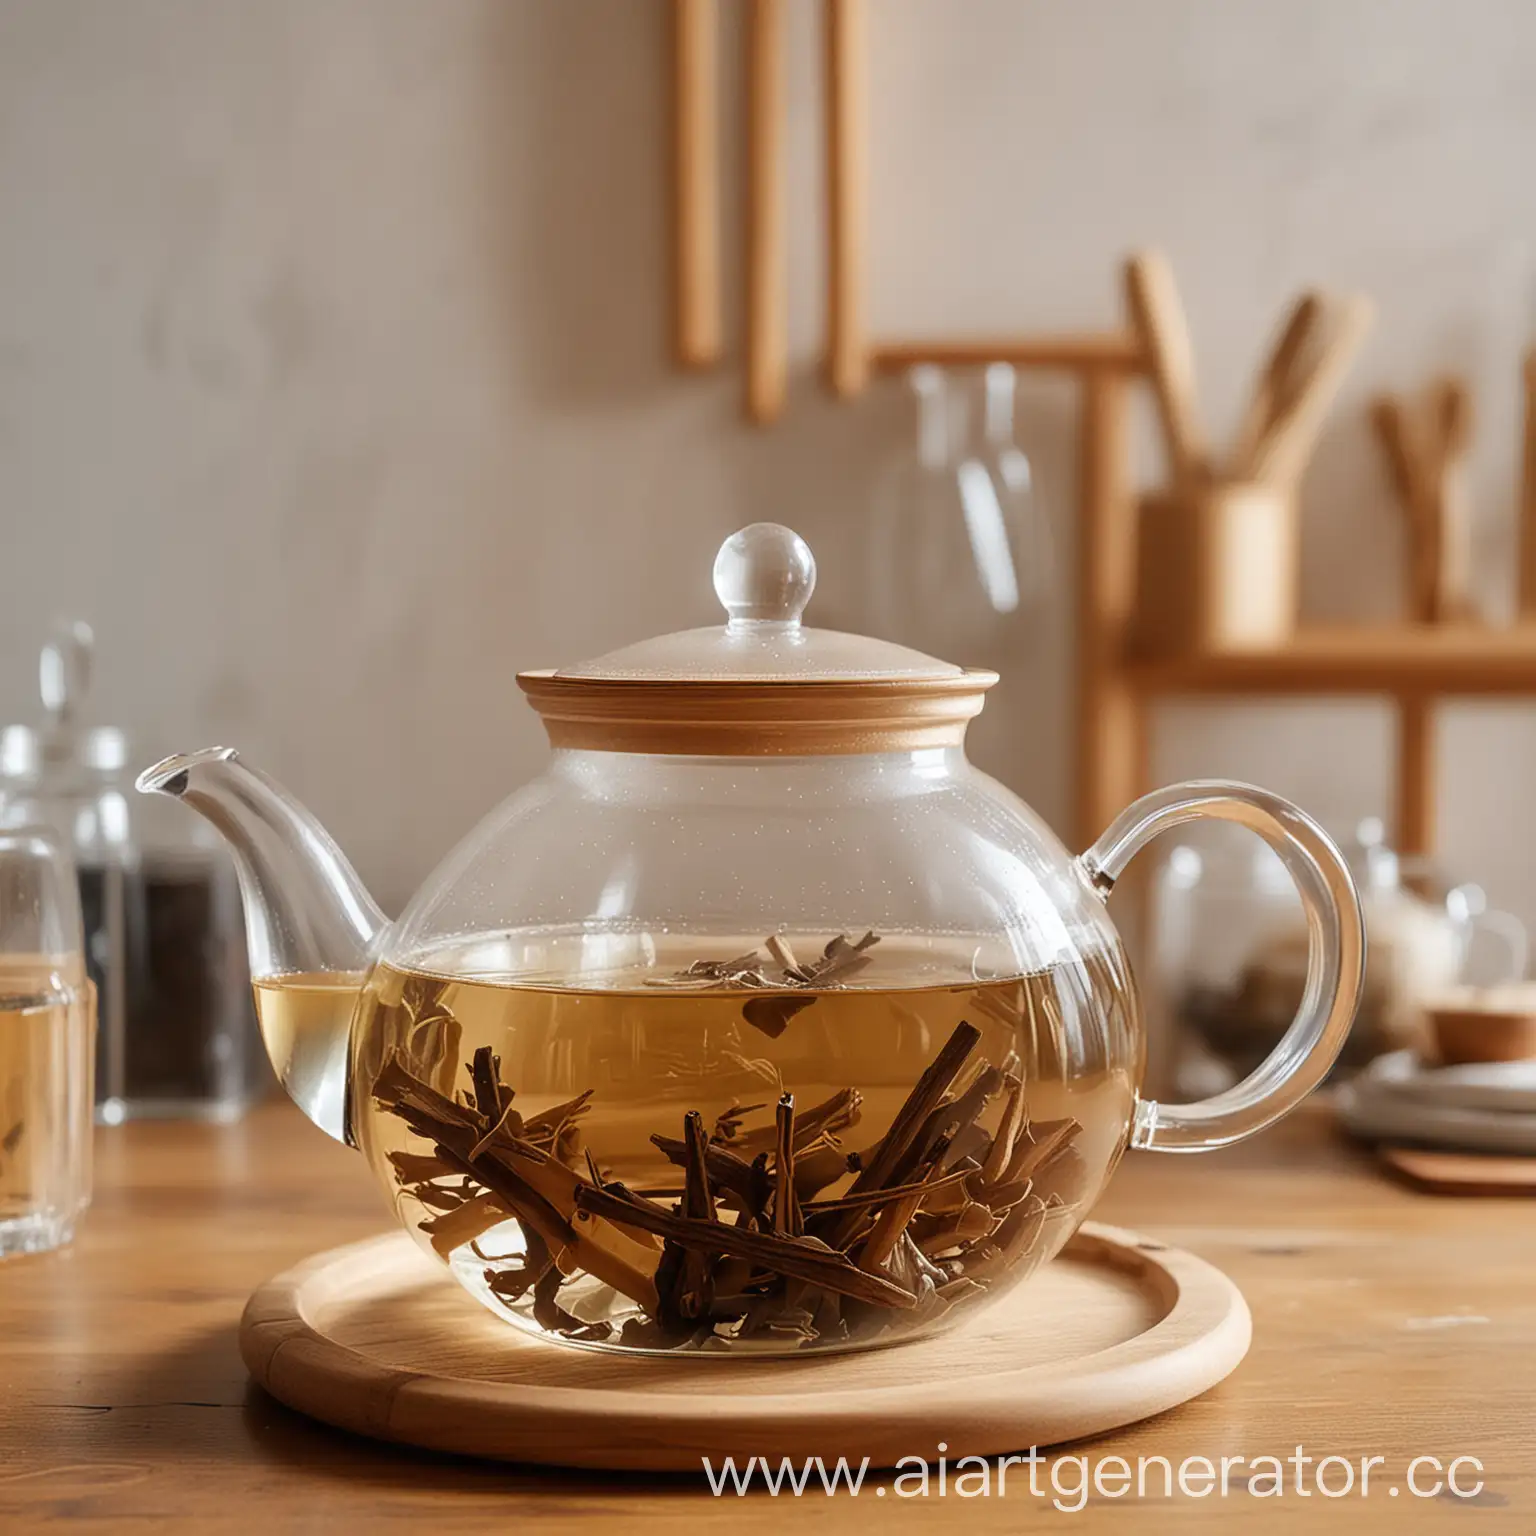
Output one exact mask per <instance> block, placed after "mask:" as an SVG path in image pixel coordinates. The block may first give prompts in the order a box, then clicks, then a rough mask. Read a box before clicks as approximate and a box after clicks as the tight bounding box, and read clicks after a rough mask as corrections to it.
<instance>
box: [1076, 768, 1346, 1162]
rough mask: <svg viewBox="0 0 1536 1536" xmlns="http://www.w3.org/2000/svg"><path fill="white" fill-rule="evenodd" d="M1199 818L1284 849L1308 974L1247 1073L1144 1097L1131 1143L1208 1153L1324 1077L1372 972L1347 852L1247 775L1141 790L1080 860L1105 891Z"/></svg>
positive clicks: (1251, 1129) (1247, 1132)
mask: <svg viewBox="0 0 1536 1536" xmlns="http://www.w3.org/2000/svg"><path fill="white" fill-rule="evenodd" d="M1202 819H1211V820H1215V821H1232V822H1236V823H1237V824H1238V825H1239V826H1243V827H1247V828H1249V830H1250V831H1253V832H1257V833H1258V835H1259V836H1260V837H1262V838H1263V839H1264V841H1265V842H1267V843H1268V844H1269V846H1270V847H1271V848H1273V849H1274V850H1275V852H1276V853H1277V854H1278V855H1279V856H1280V861H1281V863H1282V864H1284V866H1285V868H1286V871H1287V872H1288V873H1289V875H1290V877H1291V879H1292V880H1293V881H1295V883H1296V889H1297V891H1298V892H1299V894H1300V896H1301V902H1302V906H1303V907H1304V908H1305V909H1306V916H1307V981H1306V987H1305V989H1304V991H1303V992H1302V997H1301V1008H1300V1010H1299V1012H1298V1013H1297V1015H1296V1017H1295V1018H1294V1019H1293V1020H1292V1021H1291V1026H1290V1028H1289V1029H1288V1030H1286V1032H1285V1036H1284V1038H1283V1039H1282V1040H1281V1041H1280V1043H1279V1044H1278V1045H1277V1046H1276V1047H1275V1048H1274V1050H1273V1051H1271V1052H1270V1054H1269V1056H1268V1058H1267V1059H1266V1060H1265V1061H1264V1062H1262V1063H1261V1064H1260V1065H1259V1066H1258V1067H1257V1068H1256V1069H1255V1070H1254V1071H1253V1072H1252V1073H1251V1074H1250V1075H1249V1076H1248V1077H1246V1078H1245V1079H1244V1080H1243V1081H1242V1082H1240V1083H1238V1084H1237V1085H1236V1086H1235V1087H1232V1088H1229V1089H1228V1090H1227V1091H1226V1092H1225V1093H1219V1094H1217V1095H1216V1096H1215V1097H1214V1098H1210V1099H1202V1100H1200V1101H1199V1102H1198V1103H1195V1104H1159V1103H1157V1102H1156V1101H1155V1100H1151V1099H1140V1100H1138V1101H1137V1105H1136V1117H1135V1123H1134V1125H1133V1126H1132V1130H1131V1145H1132V1146H1133V1147H1144V1148H1148V1149H1150V1150H1152V1151H1156V1152H1207V1151H1210V1150H1211V1149H1212V1148H1214V1147H1223V1146H1226V1145H1228V1144H1229V1143H1230V1142H1234V1141H1241V1140H1242V1139H1243V1138H1244V1137H1245V1136H1252V1135H1253V1134H1254V1133H1255V1132H1256V1131H1261V1130H1263V1129H1264V1127H1265V1126H1267V1125H1271V1124H1273V1122H1274V1121H1276V1120H1278V1119H1280V1117H1281V1116H1282V1115H1285V1114H1288V1113H1289V1112H1290V1111H1291V1110H1292V1109H1294V1108H1295V1107H1296V1105H1297V1104H1299V1103H1300V1102H1301V1100H1302V1099H1304V1098H1305V1097H1306V1096H1307V1094H1309V1093H1310V1092H1311V1091H1312V1090H1313V1089H1314V1088H1315V1087H1317V1085H1318V1084H1319V1083H1320V1082H1322V1080H1323V1078H1324V1077H1325V1076H1327V1073H1328V1069H1329V1068H1330V1067H1331V1066H1332V1065H1333V1063H1334V1061H1335V1059H1336V1058H1337V1057H1338V1054H1339V1051H1340V1050H1341V1049H1342V1048H1343V1045H1344V1039H1345V1037H1346V1036H1347V1035H1348V1033H1349V1029H1350V1025H1351V1024H1352V1023H1353V1022H1354V1018H1355V1009H1356V1007H1357V1005H1358V1003H1359V1000H1360V990H1361V986H1362V984H1363V981H1364V976H1365V927H1364V924H1363V922H1362V920H1361V916H1360V899H1359V896H1358V895H1357V894H1356V891H1355V883H1354V881H1353V879H1352V878H1351V877H1350V873H1349V870H1348V868H1347V866H1346V865H1345V863H1344V859H1343V856H1342V855H1341V854H1340V852H1339V850H1338V849H1337V848H1336V847H1335V846H1334V844H1333V842H1332V840H1331V839H1330V838H1329V837H1328V835H1327V834H1326V833H1325V832H1324V831H1323V830H1322V828H1321V827H1319V826H1318V825H1317V823H1316V822H1314V821H1313V820H1312V819H1311V818H1310V817H1308V816H1306V815H1305V814H1303V813H1302V812H1301V811H1299V810H1298V809H1297V808H1296V807H1295V806H1294V805H1292V804H1291V803H1290V802H1289V801H1288V800H1282V799H1281V798H1280V796H1279V795H1272V794H1270V793H1269V792H1268V791H1267V790H1262V789H1256V788H1254V787H1253V786H1252V785H1250V784H1232V783H1227V782H1224V781H1222V780H1197V781H1193V782H1191V783H1187V784H1174V785H1171V786H1170V787H1169V788H1167V789H1159V790H1155V791H1154V792H1153V793H1152V794H1150V795H1144V796H1143V797H1142V798H1141V799H1140V800H1138V801H1136V803H1135V804H1134V805H1131V806H1128V807H1127V808H1126V809H1125V810H1124V811H1122V812H1121V813H1120V815H1119V816H1117V817H1116V818H1115V820H1114V822H1113V824H1112V825H1111V826H1110V827H1109V828H1108V830H1106V831H1105V833H1104V835H1103V836H1102V837H1101V838H1100V839H1099V840H1098V842H1096V843H1095V844H1094V845H1093V847H1091V848H1090V849H1089V850H1088V851H1087V852H1086V853H1084V854H1083V855H1082V856H1081V857H1080V858H1079V859H1078V861H1077V865H1078V869H1079V870H1080V871H1081V873H1082V875H1083V877H1084V878H1085V879H1086V880H1087V881H1088V883H1089V884H1090V885H1091V886H1092V887H1093V889H1094V890H1095V891H1096V892H1097V893H1098V895H1099V896H1100V897H1101V898H1104V897H1107V896H1108V895H1109V892H1110V891H1111V890H1112V889H1113V887H1114V883H1115V881H1116V880H1117V879H1119V877H1120V875H1121V873H1122V871H1123V870H1124V869H1125V866H1126V865H1127V864H1129V863H1130V861H1131V860H1132V859H1133V858H1134V857H1135V856H1136V854H1138V853H1139V852H1140V851H1141V850H1142V849H1143V848H1144V847H1145V846H1146V845H1147V844H1148V843H1149V842H1150V841H1151V840H1152V839H1153V838H1154V837H1156V836H1157V835H1158V833H1160V832H1166V831H1167V830H1168V829H1169V828H1170V827H1177V826H1182V825H1183V824H1184V823H1186V822H1190V821H1197V820H1202Z"/></svg>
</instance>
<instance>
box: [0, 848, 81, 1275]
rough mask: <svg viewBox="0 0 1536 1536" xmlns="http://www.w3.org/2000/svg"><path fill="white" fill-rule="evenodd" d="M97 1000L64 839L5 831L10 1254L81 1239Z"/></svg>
mask: <svg viewBox="0 0 1536 1536" xmlns="http://www.w3.org/2000/svg"><path fill="white" fill-rule="evenodd" d="M95 1003H96V999H95V988H94V987H93V986H92V984H91V981H90V979H89V977H87V975H86V973H85V957H84V953H83V940H82V929H81V923H80V903H79V899H78V894H77V891H76V888H75V876H74V870H73V869H72V868H71V866H70V862H69V859H68V857H67V856H66V854H65V853H64V850H63V848H62V847H61V846H60V844H59V841H58V839H57V837H56V836H55V835H54V834H53V833H52V832H51V831H50V830H49V829H47V828H45V827H16V828H11V829H9V830H4V831H0V1258H4V1257H6V1256H8V1255H10V1254H16V1253H37V1252H40V1251H42V1250H44V1249H48V1248H57V1247H59V1246H61V1245H62V1244H64V1243H67V1242H69V1241H70V1239H71V1238H72V1237H73V1236H74V1231H75V1223H76V1221H77V1220H78V1219H79V1217H80V1214H81V1212H83V1211H84V1210H85V1208H86V1206H87V1205H88V1204H89V1203H90V1198H91V1097H92V1095H91V1078H92V1067H93V1056H94V1049H93V1048H94V1032H95V1026H96V1007H95Z"/></svg>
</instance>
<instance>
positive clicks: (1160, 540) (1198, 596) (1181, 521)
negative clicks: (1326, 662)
mask: <svg viewBox="0 0 1536 1536" xmlns="http://www.w3.org/2000/svg"><path fill="white" fill-rule="evenodd" d="M1137 524H1138V526H1137V539H1136V606H1135V614H1136V619H1135V625H1136V628H1135V633H1134V635H1133V644H1134V647H1135V649H1136V650H1137V651H1139V652H1141V653H1142V654H1144V655H1169V654H1187V653H1190V652H1209V651H1230V650H1255V649H1264V648H1266V647H1270V646H1279V645H1283V644H1285V642H1286V641H1288V640H1289V639H1290V638H1291V636H1292V635H1293V634H1294V633H1295V631H1296V618H1297V609H1298V587H1299V581H1300V563H1301V547H1300V537H1299V528H1298V511H1297V505H1296V494H1295V491H1294V489H1293V488H1291V487H1290V486H1286V485H1274V484H1269V483H1266V482H1262V481H1213V482H1210V483H1206V484H1190V485H1187V486H1181V487H1177V488H1174V489H1171V490H1165V491H1157V492H1153V493H1151V494H1149V495H1146V496H1144V497H1143V498H1142V499H1141V503H1140V506H1139V508H1138V517H1137Z"/></svg>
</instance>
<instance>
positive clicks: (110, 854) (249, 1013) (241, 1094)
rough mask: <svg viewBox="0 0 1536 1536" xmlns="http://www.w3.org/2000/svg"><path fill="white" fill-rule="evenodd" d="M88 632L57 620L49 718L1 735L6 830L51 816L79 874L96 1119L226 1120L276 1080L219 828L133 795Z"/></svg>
mask: <svg viewBox="0 0 1536 1536" xmlns="http://www.w3.org/2000/svg"><path fill="white" fill-rule="evenodd" d="M92 645H93V641H92V636H91V631H90V629H89V627H88V626H86V625H84V624H80V623H72V624H66V625H62V626H60V628H59V630H58V632H57V633H56V634H55V635H54V636H53V637H52V638H51V639H50V640H49V641H48V643H47V644H46V645H45V646H44V648H43V651H42V656H41V664H40V668H39V673H40V684H41V689H40V691H41V694H42V702H43V706H44V711H45V720H44V723H43V724H42V725H41V726H37V727H34V726H28V725H13V726H8V727H7V728H6V729H5V730H4V731H3V732H0V826H15V825H25V824H29V823H38V824H42V825H45V826H49V827H52V828H53V829H54V830H55V832H56V833H57V834H58V836H59V838H60V840H61V841H62V842H63V844H64V846H65V848H66V849H67V850H68V852H69V855H70V858H71V859H72V861H73V863H74V866H75V869H76V871H77V874H78V878H79V886H80V908H81V912H82V915H83V918H84V924H85V957H86V962H87V966H88V968H89V973H90V977H91V980H92V981H93V982H94V984H95V987H96V990H97V997H98V1007H99V1028H98V1030H97V1063H96V1074H95V1078H96V1097H97V1118H98V1119H100V1120H101V1121H102V1122H104V1123H106V1124H117V1123H119V1122H121V1121H123V1120H127V1119H133V1118H141V1117H146V1116H151V1117H163V1116H173V1117H174V1116H186V1117H193V1118H203V1119H228V1118H231V1117H233V1116H236V1115H238V1114H239V1113H241V1111H242V1110H244V1109H245V1108H246V1106H247V1105H248V1104H250V1103H251V1102H252V1100H253V1099H254V1098H256V1097H257V1096H258V1095H259V1094H261V1093H263V1092H265V1091H266V1087H267V1084H268V1083H269V1081H270V1078H269V1076H268V1073H267V1070H266V1067H265V1065H264V1064H263V1062H262V1050H261V1041H260V1036H259V1034H258V1032H257V1025H256V1019H255V1015H254V1012H253V1009H252V1006H251V998H250V991H249V972H248V970H247V968H246V963H245V954H244V947H243V945H242V944H241V942H240V939H241V928H242V924H241V920H240V899H239V892H238V889H237V886H236V883H235V876H234V869H233V866H232V865H231V863H230V860H229V857H228V855H227V853H226V852H225V851H224V849H223V848H222V847H221V846H220V844H219V841H218V839H217V837H215V836H213V835H212V829H211V828H208V827H205V826H203V825H202V824H201V823H198V822H194V821H191V820H189V819H188V818H186V817H177V816H172V815H167V814H165V813H164V812H165V810H166V809H168V808H166V807H162V806H161V805H159V804H157V803H156V802H153V801H145V800H143V799H141V798H140V797H138V796H136V795H134V794H133V793H132V787H133V786H132V777H131V774H130V773H129V771H128V743H127V738H126V736H125V735H124V733H123V732H122V731H121V730H119V729H117V728H116V727H114V726H107V725H98V726H87V725H86V724H84V721H83V716H84V714H85V711H86V708H87V701H88V694H89V691H90V678H91V665H92Z"/></svg>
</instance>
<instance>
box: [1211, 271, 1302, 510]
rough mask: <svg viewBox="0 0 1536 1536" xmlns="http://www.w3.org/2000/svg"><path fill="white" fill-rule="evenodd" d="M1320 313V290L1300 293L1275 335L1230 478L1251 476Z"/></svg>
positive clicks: (1239, 437) (1236, 446) (1242, 429)
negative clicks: (1277, 333)
mask: <svg viewBox="0 0 1536 1536" xmlns="http://www.w3.org/2000/svg"><path fill="white" fill-rule="evenodd" d="M1322 313H1323V300H1322V295H1321V294H1319V293H1317V292H1316V291H1315V290H1314V291H1310V292H1307V293H1304V294H1302V295H1301V297H1300V298H1299V299H1297V300H1296V303H1295V305H1294V306H1293V308H1292V309H1291V312H1290V314H1289V316H1287V318H1286V322H1285V324H1284V325H1283V326H1282V327H1281V329H1280V333H1279V335H1278V336H1277V337H1276V338H1275V344H1274V347H1273V349H1272V351H1271V352H1270V354H1269V357H1268V359H1267V360H1266V361H1265V364H1264V367H1263V369H1262V370H1261V371H1260V373H1259V376H1258V379H1257V380H1256V381H1255V383H1254V387H1253V396H1252V398H1251V399H1250V400H1249V402H1248V410H1247V413H1246V414H1245V415H1244V417H1243V421H1242V425H1241V426H1240V427H1239V428H1238V431H1237V438H1236V440H1235V442H1234V445H1233V448H1232V453H1231V457H1230V459H1229V460H1228V468H1227V473H1228V475H1229V476H1230V477H1231V478H1232V479H1234V480H1251V479H1253V477H1254V475H1255V473H1256V463H1257V458H1258V453H1259V448H1260V446H1261V445H1262V444H1263V442H1264V439H1265V437H1266V436H1267V435H1268V433H1269V431H1270V428H1271V427H1272V426H1273V425H1274V420H1275V415H1276V413H1277V411H1278V410H1279V408H1280V406H1281V404H1282V402H1283V401H1285V400H1286V399H1287V398H1288V397H1289V396H1290V394H1291V392H1292V389H1293V386H1292V384H1291V380H1292V379H1293V378H1294V377H1295V375H1296V372H1297V370H1298V368H1299V367H1300V365H1301V360H1302V357H1303V356H1304V354H1305V353H1306V350H1307V348H1308V346H1309V344H1310V342H1311V340H1312V335H1313V331H1314V329H1315V328H1316V326H1317V323H1318V321H1319V320H1320V319H1321V318H1322Z"/></svg>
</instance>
